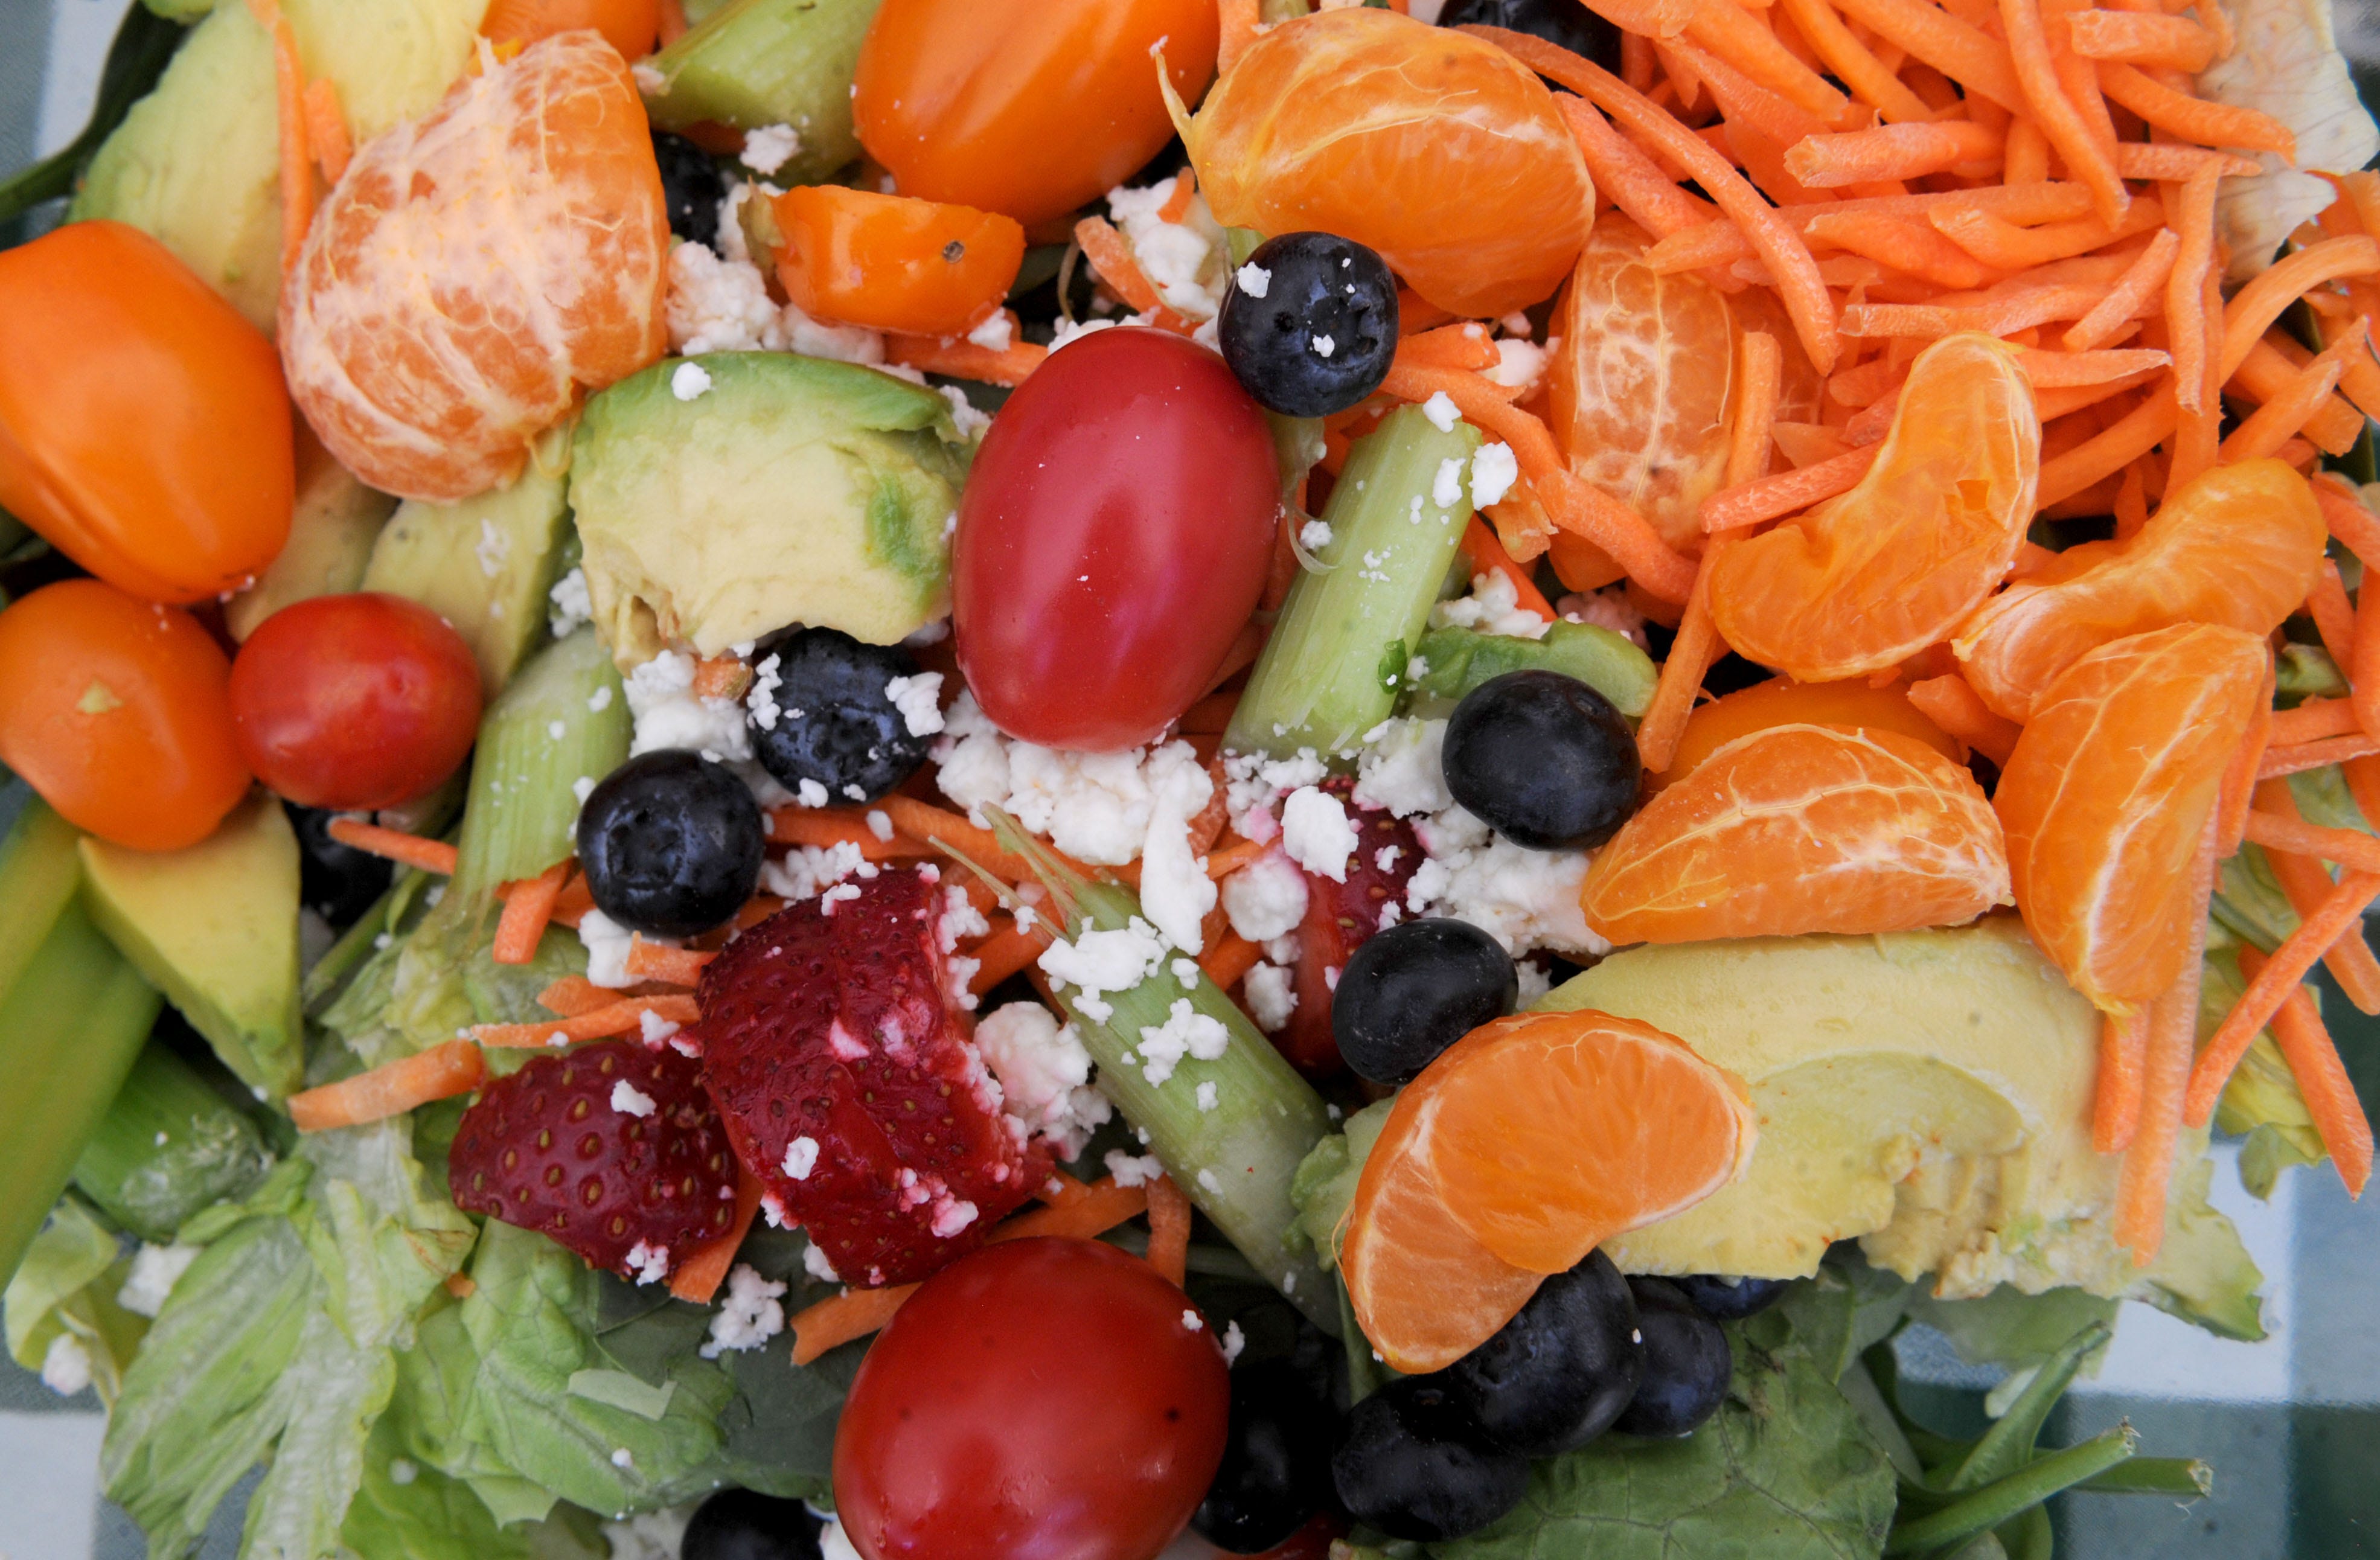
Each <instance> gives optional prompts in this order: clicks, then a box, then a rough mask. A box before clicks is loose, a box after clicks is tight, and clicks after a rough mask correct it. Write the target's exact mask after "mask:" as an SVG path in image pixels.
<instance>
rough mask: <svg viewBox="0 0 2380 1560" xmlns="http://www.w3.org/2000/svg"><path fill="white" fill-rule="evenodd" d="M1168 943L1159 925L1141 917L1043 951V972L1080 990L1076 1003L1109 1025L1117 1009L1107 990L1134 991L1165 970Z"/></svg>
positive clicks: (1056, 944) (1091, 931)
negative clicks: (1106, 996)
mask: <svg viewBox="0 0 2380 1560" xmlns="http://www.w3.org/2000/svg"><path fill="white" fill-rule="evenodd" d="M1166 952H1167V949H1166V947H1165V944H1164V942H1163V941H1162V940H1161V939H1160V937H1158V935H1157V928H1156V927H1154V926H1151V925H1149V924H1148V923H1147V922H1146V921H1143V920H1142V919H1141V918H1140V917H1139V916H1137V915H1135V916H1134V917H1133V918H1132V920H1131V922H1130V923H1129V924H1128V925H1124V926H1123V927H1120V928H1118V929H1116V930H1114V931H1104V932H1103V931H1096V930H1087V931H1085V932H1084V933H1083V935H1082V936H1081V937H1077V938H1075V940H1074V941H1073V942H1067V941H1065V940H1064V939H1062V938H1061V939H1060V940H1059V941H1057V942H1053V943H1051V944H1050V946H1049V947H1048V948H1045V949H1042V950H1041V958H1040V960H1039V963H1040V966H1041V973H1044V974H1046V975H1048V976H1049V977H1050V979H1051V980H1052V981H1055V982H1057V983H1058V984H1060V985H1062V986H1071V987H1074V988H1075V999H1074V1005H1075V1007H1076V1008H1078V1009H1080V1010H1082V1011H1083V1012H1085V1013H1087V1014H1089V1015H1090V1016H1091V1017H1092V1018H1093V1019H1095V1020H1098V1021H1099V1022H1102V1023H1104V1022H1107V1018H1108V1015H1109V1014H1110V1013H1111V1012H1113V1011H1114V1008H1113V1006H1112V1005H1111V1004H1110V1003H1107V1002H1104V1001H1101V1000H1100V997H1101V994H1102V993H1105V992H1110V991H1129V990H1131V989H1132V988H1133V987H1134V986H1138V985H1139V984H1140V983H1141V982H1142V981H1144V980H1146V979H1147V978H1148V977H1149V976H1150V975H1152V974H1154V973H1157V972H1158V971H1159V970H1160V969H1162V968H1164V965H1165V957H1166Z"/></svg>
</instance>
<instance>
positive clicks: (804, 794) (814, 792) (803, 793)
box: [794, 780, 834, 807]
mask: <svg viewBox="0 0 2380 1560" xmlns="http://www.w3.org/2000/svg"><path fill="white" fill-rule="evenodd" d="M794 799H795V801H797V802H799V803H800V804H802V805H803V806H805V807H823V806H825V805H826V804H828V803H829V802H832V800H834V799H833V798H832V797H831V796H829V795H828V794H827V793H826V787H824V786H822V785H820V784H819V782H818V781H816V780H804V781H802V783H801V787H800V789H799V790H797V791H796V792H795V793H794Z"/></svg>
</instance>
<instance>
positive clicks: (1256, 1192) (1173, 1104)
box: [988, 809, 1339, 1332]
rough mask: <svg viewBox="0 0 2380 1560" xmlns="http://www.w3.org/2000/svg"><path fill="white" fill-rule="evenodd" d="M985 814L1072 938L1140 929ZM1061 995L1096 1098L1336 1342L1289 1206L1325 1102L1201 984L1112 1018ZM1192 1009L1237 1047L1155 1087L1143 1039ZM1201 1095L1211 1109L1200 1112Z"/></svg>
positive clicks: (1106, 888) (1147, 992) (1170, 980)
mask: <svg viewBox="0 0 2380 1560" xmlns="http://www.w3.org/2000/svg"><path fill="white" fill-rule="evenodd" d="M988 810H990V811H992V812H993V813H994V823H995V826H996V827H997V828H999V829H1000V830H1001V835H1002V842H1003V843H1004V844H1006V845H1007V846H1008V848H1009V849H1010V850H1013V851H1019V852H1022V853H1024V854H1026V857H1027V858H1028V859H1030V860H1031V861H1032V862H1033V863H1034V865H1035V869H1036V870H1037V871H1038V873H1040V874H1041V876H1042V881H1043V883H1044V885H1045V886H1046V887H1047V888H1048V889H1050V893H1051V895H1052V897H1053V898H1054V899H1056V900H1057V901H1059V906H1060V907H1061V908H1062V909H1063V910H1064V911H1065V913H1066V935H1067V937H1069V939H1073V938H1076V937H1081V936H1082V935H1083V934H1084V933H1085V932H1087V931H1093V930H1097V931H1121V930H1123V929H1124V928H1125V927H1127V926H1129V925H1132V924H1133V923H1134V922H1135V921H1137V920H1138V919H1139V915H1140V901H1138V900H1137V899H1135V897H1134V896H1133V894H1132V892H1131V890H1129V889H1123V888H1121V887H1118V886H1117V885H1115V884H1113V883H1105V882H1101V883H1091V882H1086V881H1085V880H1084V879H1082V878H1081V877H1076V876H1075V875H1074V874H1073V873H1071V872H1069V871H1067V870H1065V868H1063V867H1062V866H1061V865H1058V863H1057V862H1056V860H1055V859H1054V858H1052V857H1051V856H1050V853H1048V852H1047V851H1045V850H1043V849H1042V848H1041V847H1040V846H1039V845H1038V843H1036V842H1035V841H1033V840H1029V839H1027V838H1026V836H1025V835H1024V833H1023V832H1022V831H1020V830H1018V829H1017V828H1016V827H1015V825H1014V822H1013V821H1012V820H1010V819H1009V818H1008V816H1006V815H1005V814H1001V813H998V812H997V810H996V809H988ZM1054 989H1055V990H1056V993H1057V997H1058V1000H1059V1002H1060V1003H1061V1004H1062V1006H1064V1008H1065V1010H1066V1011H1067V1014H1068V1015H1069V1017H1070V1018H1071V1019H1072V1020H1073V1022H1074V1025H1075V1034H1078V1035H1080V1036H1081V1038H1082V1042H1083V1047H1084V1049H1086V1050H1087V1051H1089V1052H1090V1053H1091V1059H1092V1060H1093V1061H1096V1062H1097V1063H1099V1080H1098V1082H1099V1092H1100V1093H1101V1094H1106V1095H1107V1097H1108V1098H1109V1100H1110V1101H1111V1102H1112V1103H1113V1104H1114V1106H1115V1107H1116V1108H1117V1109H1118V1110H1120V1111H1122V1112H1123V1118H1124V1119H1125V1120H1127V1121H1129V1122H1131V1123H1132V1124H1133V1125H1134V1126H1135V1127H1137V1128H1139V1129H1140V1130H1141V1131H1143V1132H1145V1133H1147V1143H1148V1148H1149V1151H1150V1152H1151V1153H1153V1154H1155V1155H1157V1157H1158V1159H1159V1161H1160V1163H1162V1164H1163V1165H1164V1167H1165V1173H1166V1174H1167V1175H1169V1176H1171V1177H1172V1179H1173V1181H1174V1184H1175V1185H1177V1186H1179V1187H1180V1188H1181V1189H1182V1190H1183V1191H1184V1193H1185V1194H1186V1195H1187V1196H1188V1197H1189V1199H1190V1201H1191V1202H1192V1203H1196V1205H1197V1207H1198V1209H1199V1211H1200V1212H1202V1213H1204V1214H1205V1215H1207V1216H1208V1218H1210V1219H1212V1220H1214V1222H1215V1227H1217V1228H1218V1229H1220V1230H1221V1231H1222V1232H1223V1234H1224V1235H1225V1236H1226V1237H1227V1238H1228V1239H1229V1240H1231V1242H1232V1244H1233V1245H1234V1246H1236V1247H1238V1248H1239V1251H1240V1254H1241V1255H1242V1256H1244V1257H1245V1258H1247V1259H1248V1262H1249V1263H1250V1264H1252V1265H1253V1266H1254V1267H1255V1268H1256V1270H1257V1272H1258V1273H1260V1274H1262V1275H1264V1276H1265V1278H1266V1280H1267V1281H1268V1282H1269V1283H1270V1284H1271V1285H1272V1286H1273V1288H1277V1289H1279V1290H1280V1291H1281V1293H1282V1294H1283V1295H1285V1296H1286V1297H1288V1299H1289V1300H1290V1302H1291V1303H1292V1304H1293V1305H1295V1306H1296V1307H1297V1308H1298V1309H1299V1310H1300V1311H1303V1312H1305V1314H1306V1315H1307V1316H1309V1317H1311V1318H1313V1320H1314V1322H1315V1324H1317V1325H1318V1326H1320V1327H1323V1328H1324V1329H1326V1330H1328V1331H1331V1332H1336V1331H1337V1330H1338V1327H1339V1309H1338V1306H1339V1302H1338V1299H1337V1296H1336V1291H1335V1288H1334V1286H1333V1285H1332V1284H1331V1282H1330V1278H1329V1277H1328V1276H1325V1275H1324V1274H1323V1272H1322V1269H1321V1268H1320V1267H1319V1266H1318V1265H1317V1264H1316V1262H1315V1258H1314V1252H1313V1248H1312V1247H1311V1246H1310V1245H1309V1244H1308V1243H1307V1242H1306V1241H1305V1239H1304V1238H1303V1237H1301V1236H1297V1235H1295V1234H1294V1233H1293V1230H1294V1227H1295V1225H1296V1222H1297V1210H1296V1208H1295V1207H1294V1206H1293V1204H1292V1203H1290V1200H1289V1182H1290V1177H1291V1176H1292V1175H1293V1173H1294V1172H1295V1171H1296V1169H1297V1167H1298V1163H1299V1161H1301V1160H1303V1159H1304V1158H1305V1155H1306V1154H1307V1153H1308V1152H1309V1151H1310V1150H1312V1148H1313V1147H1314V1145H1315V1144H1316V1143H1319V1142H1321V1141H1322V1137H1323V1134H1324V1133H1325V1132H1327V1131H1330V1118H1329V1116H1328V1114H1327V1113H1326V1112H1325V1110H1324V1109H1323V1105H1322V1096H1321V1095H1319V1094H1316V1093H1315V1092H1314V1090H1313V1088H1312V1086H1311V1085H1309V1084H1308V1083H1307V1082H1305V1079H1303V1078H1300V1077H1299V1076H1298V1075H1297V1072H1296V1070H1294V1069H1293V1068H1292V1067H1291V1066H1290V1065H1289V1063H1288V1062H1286V1061H1284V1060H1282V1059H1281V1053H1280V1052H1279V1051H1277V1050H1275V1049H1273V1046H1272V1042H1271V1041H1269V1040H1267V1039H1266V1038H1265V1037H1264V1035H1263V1034H1259V1033H1258V1032H1257V1027H1256V1025H1254V1024H1252V1023H1250V1022H1248V1020H1247V1015H1245V1013H1243V1012H1241V1011H1240V1010H1239V1007H1238V1005H1237V1004H1236V1003H1234V1002H1233V1000H1232V999H1231V998H1230V997H1228V996H1226V995H1225V994H1224V992H1223V990H1222V988H1221V987H1220V986H1217V985H1216V984H1215V983H1214V982H1213V981H1211V980H1208V979H1207V978H1206V977H1205V976H1204V975H1200V976H1199V977H1198V981H1197V984H1196V986H1187V987H1185V986H1184V985H1183V984H1182V982H1181V981H1180V980H1179V979H1177V978H1176V977H1175V976H1174V974H1173V973H1172V970H1171V969H1170V968H1169V969H1166V970H1162V971H1160V972H1159V973H1156V974H1153V975H1151V976H1149V977H1148V978H1147V980H1145V981H1142V982H1141V983H1140V984H1139V985H1138V986H1134V987H1133V988H1132V989H1131V990H1129V991H1117V992H1106V993H1102V994H1101V995H1100V998H1099V1000H1100V1002H1101V1003H1103V1004H1105V1005H1106V1006H1107V1007H1108V1009H1109V1011H1108V1012H1107V1013H1106V1015H1105V1016H1104V1017H1097V1016H1094V1013H1093V1011H1087V1010H1086V1008H1087V1003H1086V1002H1085V999H1084V997H1083V994H1082V993H1081V992H1078V991H1075V990H1074V989H1073V988H1071V987H1054ZM1184 1002H1186V1003H1188V1004H1189V1012H1190V1013H1192V1014H1194V1015H1197V1016H1201V1017H1205V1018H1209V1019H1213V1020H1215V1021H1216V1022H1219V1023H1220V1024H1221V1025H1222V1026H1223V1029H1224V1031H1225V1032H1226V1034H1227V1035H1228V1037H1229V1040H1228V1045H1227V1046H1226V1048H1225V1050H1224V1052H1223V1054H1222V1055H1221V1056H1220V1057H1219V1058H1216V1059H1214V1060H1212V1061H1202V1060H1200V1059H1198V1058H1196V1057H1195V1056H1185V1057H1184V1058H1181V1060H1180V1061H1179V1062H1177V1063H1176V1064H1175V1065H1174V1068H1173V1072H1172V1076H1171V1077H1170V1078H1167V1079H1166V1080H1165V1081H1164V1082H1161V1083H1152V1082H1149V1081H1148V1075H1147V1061H1146V1059H1145V1058H1141V1057H1140V1055H1139V1048H1140V1047H1142V1046H1145V1045H1146V1044H1147V1040H1146V1037H1145V1035H1144V1034H1143V1032H1144V1031H1145V1030H1150V1029H1156V1028H1159V1027H1160V1026H1162V1025H1163V1024H1165V1023H1166V1022H1169V1020H1172V1019H1174V1018H1176V1017H1177V1015H1176V1013H1175V1011H1174V1010H1175V1008H1176V1007H1177V1006H1178V1005H1179V1004H1181V1003H1184ZM1127 1056H1130V1057H1132V1058H1134V1059H1132V1060H1126V1059H1125V1058H1126V1057H1127ZM1208 1084H1212V1085H1213V1088H1211V1089H1208V1088H1207V1087H1206V1085H1208ZM1202 1093H1203V1094H1205V1096H1206V1098H1207V1099H1208V1101H1209V1102H1210V1104H1209V1105H1208V1107H1207V1108H1203V1109H1202V1108H1201V1107H1200V1104H1199V1100H1200V1095H1201V1094H1202Z"/></svg>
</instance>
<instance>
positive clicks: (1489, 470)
mask: <svg viewBox="0 0 2380 1560" xmlns="http://www.w3.org/2000/svg"><path fill="white" fill-rule="evenodd" d="M1520 479H1521V460H1520V457H1519V456H1518V455H1515V454H1514V453H1512V445H1510V444H1506V443H1503V442H1501V441H1499V442H1496V443H1492V444H1482V445H1480V446H1479V448H1478V449H1477V450H1475V451H1474V452H1472V455H1471V507H1472V508H1474V509H1485V508H1487V507H1488V505H1489V504H1492V503H1501V502H1504V495H1505V494H1507V493H1509V492H1511V491H1512V484H1513V483H1515V482H1518V481H1519V480H1520Z"/></svg>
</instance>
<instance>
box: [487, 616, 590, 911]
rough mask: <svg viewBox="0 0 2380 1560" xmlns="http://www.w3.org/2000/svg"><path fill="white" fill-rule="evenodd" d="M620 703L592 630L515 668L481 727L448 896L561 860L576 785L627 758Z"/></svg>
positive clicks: (567, 849)
mask: <svg viewBox="0 0 2380 1560" xmlns="http://www.w3.org/2000/svg"><path fill="white" fill-rule="evenodd" d="M630 725H631V722H630V720H629V716H628V702H627V699H626V697H625V694H624V692H623V690H622V688H621V685H620V674H619V672H618V671H616V670H614V669H613V665H612V658H611V656H610V655H609V654H608V653H607V652H606V651H605V650H604V648H603V647H602V645H601V642H599V641H598V640H597V639H596V637H595V632H594V630H592V629H589V628H582V629H580V630H579V631H578V632H577V633H576V634H573V635H570V636H569V637H567V638H565V639H562V640H558V641H556V642H555V643H554V644H553V645H552V646H550V647H547V648H546V649H545V650H544V651H543V652H541V653H540V655H539V656H538V657H537V659H535V660H532V661H530V662H529V663H528V665H527V666H526V667H524V668H522V669H521V671H520V673H519V675H518V676H516V678H515V679H514V680H513V682H512V683H511V685H510V686H508V687H506V688H505V689H504V693H503V694H502V695H499V696H498V697H497V699H496V702H495V703H494V704H493V705H492V706H491V707H490V708H489V710H488V713H487V714H486V715H485V716H484V717H482V718H481V720H480V744H479V749H478V752H477V756H475V758H474V759H473V762H472V766H471V791H470V799H469V801H468V803H466V804H465V805H464V809H463V835H462V840H461V841H460V843H459V845H458V847H457V848H458V850H459V852H460V860H459V861H458V862H457V864H456V866H455V881H454V884H453V886H452V889H451V890H450V891H452V892H455V893H458V894H462V895H465V896H467V897H472V898H476V897H477V896H478V895H480V894H482V893H485V892H488V891H491V890H492V889H494V888H495V887H496V886H497V885H498V884H500V883H504V882H508V881H512V880H515V879H517V878H522V877H536V876H537V875H538V874H539V873H540V872H543V871H544V870H545V869H546V868H547V867H549V866H552V865H553V864H554V863H555V862H558V861H560V860H562V859H563V858H564V857H565V856H567V855H568V854H570V853H571V850H572V848H573V847H572V831H573V830H574V829H575V828H577V822H578V804H579V796H578V791H577V789H576V788H577V784H578V782H579V781H580V780H601V779H602V778H603V777H604V776H605V775H607V774H610V773H611V772H612V771H613V769H615V768H619V767H620V765H621V764H622V763H623V762H625V760H626V758H627V756H628V735H629V730H630Z"/></svg>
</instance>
